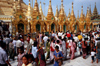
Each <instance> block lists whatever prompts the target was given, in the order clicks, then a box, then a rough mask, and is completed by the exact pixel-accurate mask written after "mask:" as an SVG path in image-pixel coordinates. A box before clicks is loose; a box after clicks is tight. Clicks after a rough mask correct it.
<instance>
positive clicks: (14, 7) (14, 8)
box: [13, 0, 16, 13]
mask: <svg viewBox="0 0 100 66" xmlns="http://www.w3.org/2000/svg"><path fill="white" fill-rule="evenodd" d="M13 11H14V13H15V12H16V0H14V6H13Z"/></svg>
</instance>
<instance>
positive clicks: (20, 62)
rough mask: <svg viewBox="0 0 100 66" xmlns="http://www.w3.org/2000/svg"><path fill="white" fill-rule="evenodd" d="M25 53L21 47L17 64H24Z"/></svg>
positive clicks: (19, 65) (20, 65)
mask: <svg viewBox="0 0 100 66" xmlns="http://www.w3.org/2000/svg"><path fill="white" fill-rule="evenodd" d="M23 55H24V53H23V51H22V49H21V48H19V54H18V59H17V61H18V65H17V66H22V64H23V63H22V57H23Z"/></svg>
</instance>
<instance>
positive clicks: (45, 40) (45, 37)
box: [43, 35, 48, 48]
mask: <svg viewBox="0 0 100 66" xmlns="http://www.w3.org/2000/svg"><path fill="white" fill-rule="evenodd" d="M47 40H48V36H47V35H45V36H44V37H43V41H44V47H45V48H46V43H47Z"/></svg>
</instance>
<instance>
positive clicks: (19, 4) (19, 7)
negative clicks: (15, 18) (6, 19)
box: [17, 0, 21, 10]
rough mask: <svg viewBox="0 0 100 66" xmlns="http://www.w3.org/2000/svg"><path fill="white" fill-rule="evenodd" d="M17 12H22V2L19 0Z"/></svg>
mask: <svg viewBox="0 0 100 66" xmlns="http://www.w3.org/2000/svg"><path fill="white" fill-rule="evenodd" d="M17 10H21V0H18V6H17Z"/></svg>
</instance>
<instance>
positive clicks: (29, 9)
mask: <svg viewBox="0 0 100 66" xmlns="http://www.w3.org/2000/svg"><path fill="white" fill-rule="evenodd" d="M27 15H28V18H31V3H30V0H29V5H28V12H27Z"/></svg>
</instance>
